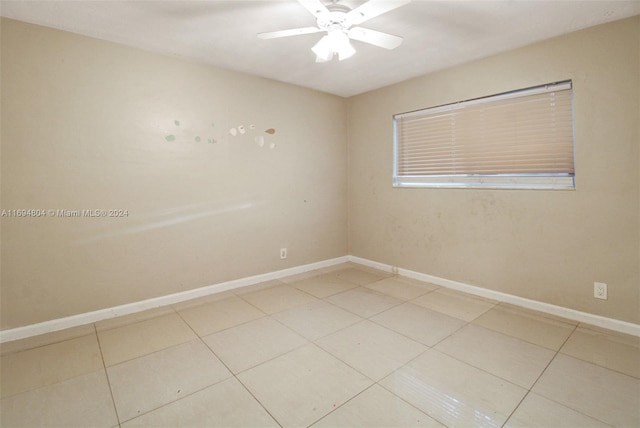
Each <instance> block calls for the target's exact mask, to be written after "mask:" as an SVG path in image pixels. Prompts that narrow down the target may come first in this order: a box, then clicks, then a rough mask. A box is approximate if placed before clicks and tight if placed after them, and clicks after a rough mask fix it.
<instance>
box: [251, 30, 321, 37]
mask: <svg viewBox="0 0 640 428" xmlns="http://www.w3.org/2000/svg"><path fill="white" fill-rule="evenodd" d="M320 31H322V30H321V29H319V28H318V27H304V28H292V29H291V30H280V31H271V32H269V33H260V34H258V37H259V38H261V39H264V40H267V39H277V38H278V37H289V36H299V35H301V34H312V33H319V32H320Z"/></svg>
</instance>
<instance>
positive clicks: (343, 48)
mask: <svg viewBox="0 0 640 428" xmlns="http://www.w3.org/2000/svg"><path fill="white" fill-rule="evenodd" d="M311 50H312V51H313V53H315V54H316V62H327V61H331V59H333V55H334V54H338V60H340V61H342V60H345V59H347V58H351V57H352V56H353V54H355V53H356V50H355V48H354V47H353V46H352V45H351V42H350V41H349V36H347V34H346V33H345V32H344V31H342V30H340V29H335V30H330V31H329V32H328V34H327V35H326V36H324V37H323V38H322V39H320V41H319V42H318V43H316V44H315V46H314V47H313V48H311Z"/></svg>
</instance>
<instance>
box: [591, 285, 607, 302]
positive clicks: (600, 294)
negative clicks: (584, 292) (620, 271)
mask: <svg viewBox="0 0 640 428" xmlns="http://www.w3.org/2000/svg"><path fill="white" fill-rule="evenodd" d="M593 297H595V298H596V299H602V300H607V284H605V283H603V282H594V283H593Z"/></svg>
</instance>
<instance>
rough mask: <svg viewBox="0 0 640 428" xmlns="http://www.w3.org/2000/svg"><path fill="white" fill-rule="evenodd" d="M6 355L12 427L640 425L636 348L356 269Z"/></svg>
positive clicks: (33, 342)
mask: <svg viewBox="0 0 640 428" xmlns="http://www.w3.org/2000/svg"><path fill="white" fill-rule="evenodd" d="M1 352H2V356H1V358H2V360H1V370H2V371H1V376H2V377H1V382H0V386H1V389H0V390H1V396H2V399H1V413H0V425H1V426H3V427H20V426H25V427H36V426H55V427H73V426H77V427H107V428H112V427H123V428H124V427H205V426H206V427H210V426H222V427H263V426H265V427H267V426H273V427H277V426H282V427H308V426H313V427H358V426H362V427H443V426H447V427H449V426H451V427H453V426H458V427H500V426H506V427H560V426H562V427H607V426H615V427H638V426H640V338H637V337H633V336H627V335H623V334H619V333H615V332H611V331H607V330H603V329H598V328H595V327H592V326H588V325H583V324H578V323H576V322H573V321H570V320H566V319H560V318H557V317H553V316H549V315H546V314H540V313H536V312H533V311H528V310H525V309H521V308H518V307H515V306H511V305H507V304H500V303H497V302H494V301H490V300H487V299H482V298H478V297H474V296H471V295H466V294H463V293H458V292H455V291H451V290H447V289H444V288H440V287H437V286H435V285H432V284H427V283H422V282H418V281H413V280H409V279H406V278H401V277H396V276H389V275H387V274H384V273H381V272H378V271H373V270H370V269H366V268H362V267H357V266H355V265H341V266H338V267H334V268H332V269H325V270H321V271H316V272H312V273H307V274H304V275H298V276H296V277H289V278H285V279H282V280H280V281H270V282H268V283H265V284H259V285H257V286H253V287H247V288H243V289H239V290H234V291H233V292H225V293H221V294H218V295H214V296H208V297H206V298H202V299H198V300H195V301H189V302H184V303H181V304H178V305H174V306H172V307H166V308H159V309H155V310H151V311H146V312H144V313H140V314H135V315H130V316H125V317H120V318H116V319H111V320H106V321H102V322H98V323H96V324H93V325H87V326H82V327H77V328H73V329H69V330H65V331H62V332H56V333H52V334H48V335H43V336H39V337H34V338H29V339H25V340H21V341H16V342H9V343H6V344H3V345H2V347H1Z"/></svg>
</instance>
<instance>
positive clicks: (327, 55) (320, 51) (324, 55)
mask: <svg viewBox="0 0 640 428" xmlns="http://www.w3.org/2000/svg"><path fill="white" fill-rule="evenodd" d="M311 50H312V51H313V53H314V54H316V62H327V61H331V59H332V58H333V47H332V44H331V39H330V38H329V36H328V35H327V36H324V37H322V38H321V39H320V41H319V42H318V43H316V44H315V45H314V46H313V47H312V48H311Z"/></svg>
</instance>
